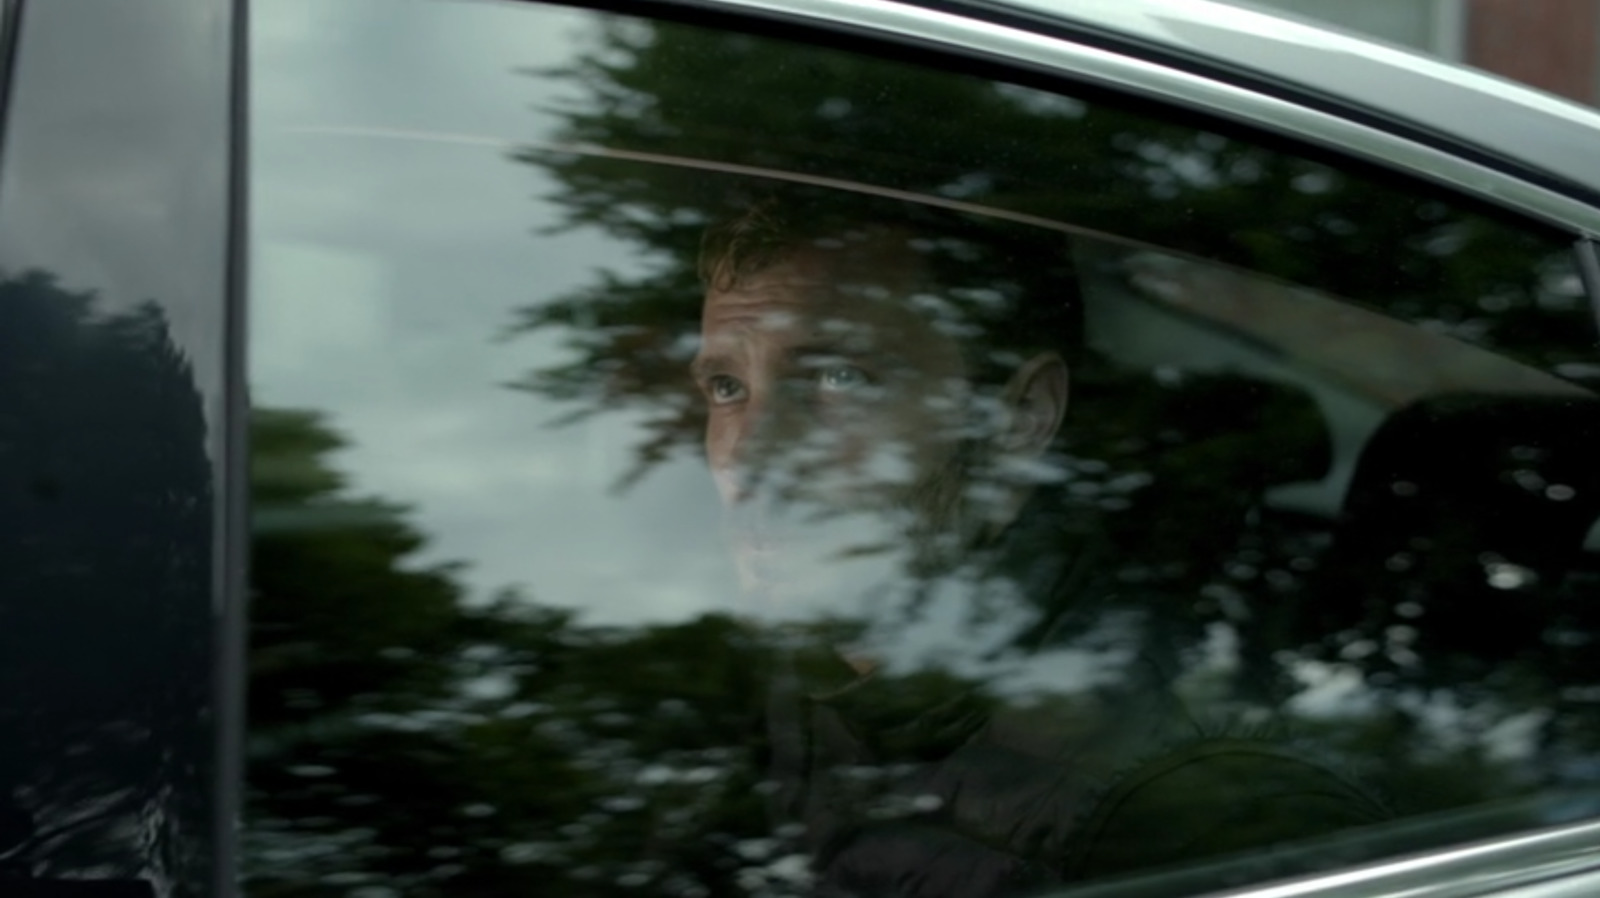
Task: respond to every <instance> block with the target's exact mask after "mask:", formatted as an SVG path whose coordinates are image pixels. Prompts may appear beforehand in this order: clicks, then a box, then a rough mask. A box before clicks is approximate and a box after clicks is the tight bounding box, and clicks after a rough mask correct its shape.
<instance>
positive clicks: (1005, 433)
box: [998, 352, 1070, 458]
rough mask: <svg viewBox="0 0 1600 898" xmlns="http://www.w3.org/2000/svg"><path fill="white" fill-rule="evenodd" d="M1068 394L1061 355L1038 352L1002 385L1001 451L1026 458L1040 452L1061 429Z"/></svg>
mask: <svg viewBox="0 0 1600 898" xmlns="http://www.w3.org/2000/svg"><path fill="white" fill-rule="evenodd" d="M1069 392H1070V378H1069V377H1068V375H1067V363H1066V362H1064V361H1062V360H1061V356H1059V355H1057V354H1056V353H1053V352H1042V353H1040V354H1038V355H1036V356H1034V357H1033V358H1031V359H1029V360H1028V361H1027V362H1025V363H1024V364H1023V365H1022V367H1020V368H1018V369H1017V371H1016V373H1015V374H1013V375H1012V376H1011V381H1010V383H1007V384H1006V392H1005V402H1006V409H1007V411H1008V414H1007V415H1006V420H1005V425H1004V428H1003V430H1002V432H1001V433H1000V434H999V435H998V436H999V445H1000V448H1001V450H1002V451H1004V452H1006V453H1007V454H1010V455H1018V456H1023V457H1030V458H1031V457H1033V456H1036V455H1038V454H1040V453H1042V452H1044V450H1045V449H1046V448H1047V447H1048V446H1049V445H1050V441H1051V440H1053V439H1055V436H1056V431H1057V430H1060V429H1061V420H1062V418H1064V417H1066V414H1067V395H1068V393H1069Z"/></svg>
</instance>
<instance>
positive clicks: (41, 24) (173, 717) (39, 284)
mask: <svg viewBox="0 0 1600 898" xmlns="http://www.w3.org/2000/svg"><path fill="white" fill-rule="evenodd" d="M4 23H5V24H4V33H5V36H6V40H5V65H4V71H5V76H6V77H5V94H4V95H5V101H4V103H5V126H4V142H3V148H0V157H3V162H0V245H3V247H4V248H3V249H0V269H3V271H4V275H3V286H0V292H3V293H4V298H3V299H0V344H3V348H0V359H3V361H0V370H3V372H4V373H3V374H0V384H3V386H0V433H3V434H4V435H3V436H0V447H3V448H0V456H3V458H4V462H3V464H0V467H3V468H4V471H5V473H4V475H0V476H3V483H4V486H3V487H0V491H3V495H4V499H3V500H0V507H3V509H4V515H5V518H4V521H5V522H4V527H3V533H4V536H3V538H0V545H3V546H4V548H3V549H0V551H3V552H4V553H5V559H4V562H3V564H0V567H3V569H4V571H5V573H4V575H3V578H4V583H3V585H0V594H3V596H4V598H0V634H3V635H0V643H3V646H0V682H3V684H4V687H3V688H4V693H5V699H4V701H3V702H0V744H3V745H4V748H0V820H3V821H4V822H3V823H0V833H3V835H0V892H4V893H6V894H15V895H68V894H70V895H106V896H112V895H154V894H160V895H206V894H224V893H226V892H227V891H228V890H229V889H230V888H231V886H230V884H229V883H230V876H231V870H232V868H233V860H232V858H231V855H230V854H229V851H228V846H229V845H230V844H231V841H232V837H231V828H232V825H231V820H232V818H233V817H234V816H235V806H234V803H233V801H232V797H233V796H234V795H236V794H237V791H238V789H237V786H236V785H234V783H236V782H237V779H238V767H237V764H235V763H231V762H230V759H232V758H234V757H236V756H237V754H238V752H237V733H238V726H237V725H236V722H235V718H234V716H233V715H235V714H236V712H237V709H238V707H239V702H238V700H237V698H236V695H235V693H234V692H233V688H234V686H235V685H237V683H238V680H239V678H238V677H237V676H236V675H229V674H226V673H225V671H227V670H229V669H230V668H229V665H230V663H233V662H236V661H237V660H238V658H239V653H238V651H237V649H238V647H239V646H240V645H242V643H241V642H239V641H236V640H234V641H230V639H229V637H228V636H227V634H229V633H233V634H239V633H242V630H241V627H240V624H241V621H242V618H241V617H239V616H238V614H239V612H240V611H241V610H242V598H243V596H242V590H243V585H244V580H243V569H242V567H241V565H240V562H241V561H242V551H230V546H236V547H238V548H240V549H242V547H243V542H242V540H241V538H240V531H238V530H237V529H236V527H235V526H234V524H233V523H232V518H231V516H230V515H231V513H232V512H230V509H239V508H242V506H240V505H238V504H237V502H238V500H239V499H241V498H242V493H240V494H235V493H232V492H230V490H231V487H230V484H236V483H239V482H240V481H239V478H238V477H236V476H233V475H231V474H230V471H232V470H235V469H236V468H235V464H236V462H237V461H238V460H239V459H242V455H241V454H240V453H241V452H242V445H241V444H240V443H238V442H237V441H236V440H235V439H234V438H233V436H232V435H231V434H232V428H233V423H234V422H235V421H236V420H241V419H238V418H237V417H236V415H235V411H236V410H237V409H239V408H240V407H241V405H240V403H239V402H238V401H237V396H236V395H234V393H233V392H232V391H233V390H235V389H236V388H237V385H238V383H239V382H238V381H237V380H236V379H234V378H232V377H231V376H230V374H229V368H228V365H229V359H230V358H232V357H233V356H232V355H231V354H230V350H229V349H228V346H229V343H230V339H231V338H230V336H229V335H230V333H231V331H230V321H233V320H235V319H234V318H232V317H231V316H230V313H229V309H230V305H229V296H230V285H231V283H232V281H231V278H232V277H233V274H234V269H233V268H232V266H231V263H230V261H229V251H230V245H231V243H230V240H231V235H232V233H233V231H232V226H231V224H230V222H231V221H232V220H233V214H234V212H235V211H236V210H235V207H234V205H233V191H232V181H231V174H232V166H231V148H232V147H233V146H234V144H233V142H232V140H231V137H230V128H231V121H232V119H231V116H230V108H231V102H232V95H231V91H232V89H233V86H234V83H233V80H232V77H231V72H232V68H231V66H232V62H233V60H234V56H233V52H232V40H233V31H232V28H233V24H234V19H233V17H232V10H231V9H230V8H229V7H228V6H227V5H226V4H216V3H208V2H198V3H196V2H156V3H140V4H118V3H97V2H69V3H20V2H17V3H7V4H5V16H4ZM238 470H242V468H241V469H238ZM240 520H242V519H240ZM229 659H233V661H230V660H229ZM223 734H227V735H223Z"/></svg>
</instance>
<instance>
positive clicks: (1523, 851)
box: [1210, 822, 1600, 898]
mask: <svg viewBox="0 0 1600 898" xmlns="http://www.w3.org/2000/svg"><path fill="white" fill-rule="evenodd" d="M1597 846H1600V822H1590V823H1579V824H1573V825H1570V826H1563V827H1558V828H1554V829H1549V830H1544V831H1541V832H1534V833H1523V834H1519V835H1516V836H1511V837H1508V838H1504V839H1495V840H1492V841H1486V842H1479V843H1477V844H1473V845H1467V846H1462V847H1458V848H1451V849H1446V850H1443V851H1436V852H1431V853H1428V854H1423V855H1417V856H1413V857H1409V858H1403V859H1400V860H1391V861H1383V862H1380V863H1376V864H1369V865H1366V866H1361V867H1356V868H1353V869H1346V870H1340V871H1337V872H1334V873H1324V874H1318V875H1314V876H1307V877H1303V878H1300V879H1294V880H1290V881H1288V882H1281V883H1275V884H1269V885H1264V886H1251V887H1248V888H1243V889H1236V890H1231V891H1226V892H1218V893H1213V894H1212V895H1211V896H1210V898H1486V896H1500V898H1535V896H1538V898H1558V896H1566V895H1579V894H1582V895H1592V894H1596V892H1597V891H1600V890H1597V889H1596V886H1600V850H1597Z"/></svg>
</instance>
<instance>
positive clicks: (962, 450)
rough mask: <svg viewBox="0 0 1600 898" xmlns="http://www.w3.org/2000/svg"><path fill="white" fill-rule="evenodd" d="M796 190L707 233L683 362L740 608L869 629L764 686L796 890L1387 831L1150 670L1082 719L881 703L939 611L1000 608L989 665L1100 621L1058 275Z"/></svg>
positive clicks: (876, 886) (1054, 875) (994, 246)
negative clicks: (1072, 487) (1198, 708)
mask: <svg viewBox="0 0 1600 898" xmlns="http://www.w3.org/2000/svg"><path fill="white" fill-rule="evenodd" d="M801 196H802V198H801V199H799V200H796V199H794V198H793V197H790V198H786V199H783V200H776V199H768V200H766V201H763V202H758V203H755V204H752V205H750V206H749V207H747V208H746V209H744V210H743V211H742V212H741V213H740V214H738V215H736V216H734V217H732V218H730V219H729V220H728V221H726V222H724V223H722V224H720V225H718V226H716V227H714V228H712V229H711V230H710V231H709V232H708V233H707V235H706V238H705V241H704V246H703V250H702V259H701V274H702V279H703V281H704V283H705V287H706V294H705V300H704V305H703V308H702V316H701V347H700V351H699V354H698V356H697V358H696V359H695V361H694V363H693V365H692V373H693V376H694V379H695V382H696V383H697V384H698V386H699V389H700V391H701V393H702V394H703V396H704V398H705V403H706V409H707V423H706V432H705V448H706V455H707V459H708V461H709V464H710V467H711V471H712V475H713V478H714V480H715V482H716V486H717V489H718V492H719V494H720V496H721V498H722V500H723V503H724V505H725V506H726V508H727V511H728V514H729V519H730V523H731V531H732V532H731V536H732V542H733V551H734V553H735V560H736V563H737V566H738V569H739V574H740V578H741V581H742V584H743V586H744V587H745V589H746V591H747V594H748V595H749V596H750V597H751V598H752V599H753V600H754V601H755V602H756V603H757V605H756V607H755V608H754V609H753V611H754V612H755V613H757V614H760V615H764V616H768V617H776V618H779V619H786V620H800V621H805V620H810V619H816V618H823V617H830V616H832V617H846V618H851V619H856V620H865V621H867V622H868V623H867V626H866V627H865V629H864V633H865V635H864V636H863V637H862V638H861V639H859V640H858V641H857V643H856V644H849V645H840V646H838V651H837V657H836V658H834V659H831V660H832V663H831V666H830V664H829V663H828V662H829V659H822V660H820V661H819V660H818V659H809V660H793V659H791V660H790V661H789V662H787V663H786V664H785V665H783V666H782V671H781V673H780V674H779V676H777V677H776V678H775V680H776V682H775V686H774V689H773V698H772V702H771V706H770V713H769V738H770V751H771V767H772V771H773V778H774V780H775V781H776V783H777V784H778V786H779V791H778V795H777V798H778V801H777V804H778V805H779V808H778V810H779V811H780V813H782V814H784V815H786V817H788V818H789V819H792V820H795V821H797V822H799V823H800V824H801V825H802V827H803V830H804V839H803V843H804V849H805V850H806V851H807V852H808V853H809V854H810V856H811V857H812V859H813V866H814V870H815V874H816V877H817V892H818V893H819V894H825V895H870V896H878V895H883V896H891V895H892V896H919V898H922V896H945V895H949V896H955V895H970V896H984V898H986V896H1005V895H1016V894H1024V893H1028V892H1031V891H1035V890H1038V889H1043V888H1046V887H1048V886H1051V885H1055V884H1059V883H1062V882H1066V881H1071V880H1073V879H1079V878H1088V877H1094V876H1099V875H1104V874H1110V873H1118V872H1127V871H1129V870H1135V869H1140V868H1143V867H1146V866H1149V865H1153V864H1162V863H1172V862H1177V861H1184V860H1189V859H1192V858H1195V857H1204V856H1210V855H1215V854H1220V853H1225V852H1228V851H1233V850H1238V849H1241V848H1246V847H1250V846H1253V845H1257V844H1260V843H1262V842H1265V841H1269V840H1278V839H1284V838H1290V837H1296V836H1301V835H1308V834H1313V833H1319V832H1326V831H1330V830H1332V829H1337V828H1340V827H1343V826H1348V825H1352V824H1354V823H1360V822H1367V821H1369V820H1372V819H1376V818H1377V817H1378V816H1381V814H1382V811H1381V809H1380V808H1379V807H1378V806H1377V805H1376V804H1375V803H1374V802H1372V801H1370V800H1369V799H1367V798H1366V796H1365V795H1363V794H1362V793H1361V792H1360V790H1358V789H1355V788H1354V787H1352V786H1350V785H1349V784H1347V783H1346V782H1344V781H1343V780H1342V779H1341V778H1340V777H1338V776H1337V775H1335V774H1333V773H1332V772H1331V771H1329V770H1327V769H1326V768H1324V767H1322V766H1320V765H1317V764H1314V763H1311V762H1308V761H1305V760H1303V759H1301V758H1300V757H1298V756H1297V755H1296V754H1295V753H1293V752H1290V751H1288V750H1287V749H1284V748H1282V747H1281V746H1278V745H1276V744H1271V743H1267V742H1264V741H1261V740H1237V739H1230V738H1222V737H1221V736H1218V735H1217V734H1215V733H1207V732H1202V731H1201V730H1200V729H1199V728H1198V727H1195V726H1193V724H1192V723H1191V722H1190V721H1189V720H1188V717H1187V715H1186V714H1185V712H1184V709H1183V708H1182V707H1181V704H1180V703H1178V702H1177V701H1176V700H1175V699H1174V698H1173V697H1172V696H1171V695H1170V694H1168V692H1167V691H1166V690H1165V688H1164V686H1165V684H1164V683H1159V682H1154V683H1144V682H1134V680H1135V679H1137V678H1129V680H1128V681H1126V682H1122V683H1120V684H1118V686H1117V688H1116V689H1115V690H1112V691H1113V692H1115V694H1116V695H1117V696H1118V700H1117V707H1116V709H1115V711H1114V712H1112V713H1106V714H1101V715H1099V716H1098V717H1097V718H1096V720H1095V722H1094V723H1093V724H1092V725H1088V724H1085V723H1084V722H1083V721H1081V720H1075V719H1055V720H1051V719H1046V716H1043V715H1041V714H1039V713H1034V712H1016V711H1013V710H1007V709H1006V708H1005V702H1003V701H997V700H996V698H995V697H994V696H993V695H990V694H987V693H984V692H982V690H967V691H963V690H959V689H957V690H952V691H951V693H950V694H949V695H946V696H942V697H940V698H939V700H936V701H930V702H929V703H928V705H927V707H924V708H919V709H917V710H916V711H915V712H914V713H909V714H902V715H900V716H898V717H896V716H895V715H893V714H886V713H885V711H884V709H885V708H890V707H895V706H896V702H897V699H898V696H895V695H890V694H886V693H885V691H884V690H885V689H886V688H888V687H885V686H884V683H885V682H886V678H885V677H882V676H879V675H878V674H879V671H880V668H881V667H883V666H885V665H889V666H893V665H894V663H895V662H896V660H897V659H898V663H899V667H900V668H901V669H902V670H905V669H910V668H911V667H914V666H915V664H916V663H917V661H916V659H917V657H918V656H917V653H916V652H915V651H914V649H915V646H909V647H908V645H906V643H912V642H915V641H916V639H917V638H918V637H917V635H916V634H915V633H912V632H910V631H911V629H912V628H910V627H909V621H910V620H911V619H912V618H913V617H914V615H912V614H911V613H910V611H911V610H913V609H915V608H917V607H918V605H917V603H918V602H919V601H924V600H927V599H928V598H929V596H930V595H935V594H938V593H940V592H943V593H944V594H945V596H946V597H947V598H949V597H951V596H953V597H954V602H955V603H956V604H962V603H967V604H972V603H976V602H979V601H980V599H981V597H983V596H988V595H993V594H995V593H996V592H998V593H1000V594H1009V595H1010V596H1011V598H1012V601H1013V607H1012V608H1010V609H1008V610H1009V616H1008V615H1007V613H1006V611H1000V612H995V611H994V609H991V612H992V613H997V614H999V616H1000V617H1001V618H1003V619H1005V620H1008V621H1010V622H1011V624H1010V625H1009V627H1010V630H1009V632H1008V633H1007V634H1006V638H1005V639H1003V640H1002V641H1001V642H993V641H992V640H991V641H990V642H988V643H986V644H985V645H984V646H983V648H984V651H982V652H978V653H976V654H978V655H984V654H987V656H989V657H994V656H996V655H998V654H1003V653H1004V651H1005V650H1006V649H1010V648H1013V647H1014V643H1015V641H1016V634H1017V633H1019V632H1024V631H1029V630H1032V631H1039V630H1041V629H1044V624H1045V623H1046V622H1045V621H1044V620H1043V619H1044V618H1048V617H1050V616H1051V615H1057V616H1061V615H1066V616H1070V615H1073V614H1077V615H1086V614H1087V615H1092V614H1093V613H1094V609H1093V603H1092V602H1086V601H1082V600H1078V599H1076V598H1075V597H1074V595H1073V592H1074V590H1073V589H1072V588H1071V587H1069V586H1068V585H1067V584H1069V583H1071V582H1073V581H1075V580H1080V579H1081V578H1078V577H1076V576H1075V569H1076V568H1078V567H1081V566H1082V564H1083V560H1082V558H1083V556H1084V554H1085V553H1084V552H1083V551H1082V546H1081V543H1082V540H1081V539H1075V538H1072V537H1069V536H1068V532H1069V530H1071V528H1070V527H1069V526H1067V525H1066V522H1065V520H1064V517H1063V514H1062V511H1061V509H1062V506H1063V503H1061V502H1059V501H1058V500H1059V496H1058V495H1057V493H1058V490H1056V489H1054V488H1053V487H1052V485H1053V484H1056V483H1058V482H1060V481H1062V480H1063V479H1064V478H1065V476H1066V472H1065V468H1064V466H1063V465H1062V463H1061V460H1060V459H1059V458H1058V457H1057V456H1056V455H1055V454H1054V452H1053V447H1054V445H1055V443H1056V439H1057V436H1058V434H1059V433H1060V432H1061V430H1062V426H1063V422H1064V420H1065V418H1066V414H1067V410H1068V406H1069V399H1070V392H1071V390H1070V384H1071V377H1070V375H1069V369H1068V361H1067V360H1068V358H1069V357H1071V355H1072V354H1073V347H1074V346H1075V345H1076V343H1077V320H1078V318H1077V308H1076V305H1077V298H1076V296H1075V295H1073V293H1072V287H1071V285H1073V284H1074V283H1075V281H1074V279H1073V277H1072V273H1071V271H1070V270H1069V269H1068V268H1067V267H1066V265H1065V262H1064V260H1065V259H1066V258H1067V256H1068V253H1067V248H1066V246H1065V245H1064V240H1063V239H1062V238H1061V237H1060V235H1057V234H1050V233H1043V234H1041V233H1027V232H1020V231H1019V232H1013V233H1012V234H1011V235H1009V236H1010V239H1006V236H1005V234H1004V232H1003V231H1002V230H1001V229H999V228H996V227H995V226H993V225H992V224H991V223H986V222H975V221H972V220H970V219H967V218H964V217H960V216H953V215H951V216H944V215H941V214H938V213H934V212H931V211H929V210H926V209H921V208H916V207H910V208H902V207H887V206H879V207H877V208H876V209H873V210H870V211H862V210H861V209H860V207H861V206H864V205H865V204H857V205H854V206H853V205H851V204H841V206H840V207H839V208H837V209H835V208H830V206H829V198H827V197H820V198H806V197H805V196H804V195H801ZM933 235H939V236H933ZM1007 587H1009V590H1010V591H1009V593H1007V589H1006V588H1007ZM960 623H961V622H960V621H958V626H959V625H960ZM970 632H971V633H972V634H973V638H974V639H978V638H979V634H980V633H981V632H982V631H981V629H980V628H973V629H972V630H971V631H970ZM908 659H909V660H908ZM956 660H957V659H954V658H951V657H944V658H941V659H940V661H941V663H943V664H944V665H945V666H947V667H953V666H954V665H955V663H956ZM967 660H972V658H971V657H969V658H968V659H967ZM1056 685H1058V686H1059V687H1060V691H1062V692H1068V691H1072V687H1074V686H1075V685H1077V684H1073V683H1060V684H1056ZM1225 805H1226V806H1225ZM1239 808H1246V809H1248V811H1247V813H1246V814H1245V816H1244V817H1243V818H1241V819H1230V818H1229V815H1230V814H1233V813H1236V812H1237V811H1238V809H1239Z"/></svg>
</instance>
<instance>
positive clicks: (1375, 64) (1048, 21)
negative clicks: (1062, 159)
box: [918, 0, 1600, 206]
mask: <svg viewBox="0 0 1600 898" xmlns="http://www.w3.org/2000/svg"><path fill="white" fill-rule="evenodd" d="M918 5H921V6H925V7H928V8H933V9H939V10H943V11H947V12H956V13H960V14H962V15H965V16H969V17H972V18H976V19H982V20H987V21H991V22H994V23H996V24H1006V25H1010V26H1012V27H1021V28H1026V29H1028V30H1030V31H1034V32H1038V33H1044V34H1050V35H1054V36H1059V37H1064V38H1069V39H1073V40H1077V41H1080V42H1086V43H1091V44H1095V45H1098V46H1101V47H1105V48H1107V49H1114V50H1117V51H1119V52H1123V53H1128V54H1130V55H1136V56H1141V57H1143V58H1146V59H1150V60H1152V61H1159V62H1161V63H1163V64H1166V65H1170V66H1173V67H1176V68H1182V69H1187V70H1189V71H1192V72H1195V73H1196V74H1203V75H1205V76H1207V77H1211V78H1214V79H1217V80H1221V81H1225V82H1230V83H1233V84H1236V85H1239V86H1242V87H1248V88H1249V89H1252V90H1255V91H1259V92H1262V93H1267V94H1271V95H1274V96H1277V97H1279V98H1282V99H1286V100H1292V101H1294V102H1296V103H1300V104H1304V105H1309V106H1314V107H1317V108H1320V109H1322V110H1323V111H1326V112H1330V113H1334V114H1337V115H1340V116H1343V117H1346V118H1354V119H1357V120H1359V121H1362V122H1363V123H1366V124H1370V125H1373V126H1376V127H1379V128H1382V129H1384V130H1388V131H1391V132H1398V133H1400V134H1403V135H1405V136H1407V137H1410V138H1412V139H1414V140H1417V141H1419V142H1423V143H1427V144H1430V145H1432V146H1435V147H1438V148H1440V149H1445V150H1448V151H1450V152H1452V153H1455V154H1459V155H1464V156H1468V157H1470V158H1472V159H1474V161H1477V162H1480V163H1482V164H1485V165H1487V166H1490V167H1493V168H1497V169H1500V170H1502V171H1507V172H1509V173H1513V174H1516V175H1519V176H1521V177H1524V178H1527V179H1528V180H1530V181H1533V182H1535V183H1538V184H1539V185H1540V186H1543V187H1545V188H1547V189H1550V190H1552V191H1555V192H1558V193H1562V194H1565V195H1567V196H1569V197H1572V198H1574V199H1578V200H1581V201H1583V202H1586V203H1589V204H1591V205H1596V206H1600V112H1596V111H1595V110H1592V109H1589V108H1586V107H1584V106H1580V105H1578V104H1576V103H1572V102H1568V101H1566V100H1563V99H1560V98H1558V97H1555V96H1552V95H1550V94H1546V93H1543V92H1540V91H1537V90H1534V89H1531V88H1528V87H1525V86H1523V85H1520V84H1516V83H1514V82H1511V81H1508V80H1505V79H1502V78H1499V77H1495V76H1493V75H1490V74H1487V73H1485V72H1481V71H1477V70H1473V69H1468V68H1465V67H1462V66H1459V65H1454V64H1451V63H1448V62H1444V61H1442V60H1439V59H1435V58H1432V57H1428V56H1424V55H1422V54H1420V53H1415V52H1411V51H1409V50H1406V49H1403V48H1401V47H1398V46H1394V45H1391V44H1386V43H1382V42H1379V41H1375V40H1370V39H1366V38H1362V37H1358V36H1356V35H1353V34H1349V33H1345V32H1341V31H1338V30H1335V29H1332V28H1329V27H1323V26H1318V25H1313V24H1310V23H1307V22H1303V21H1299V20H1296V19H1292V18H1289V17H1286V16H1283V15H1279V14H1275V13H1267V12H1263V11H1259V10H1255V9H1249V8H1244V7H1239V6H1235V5H1232V4H1228V3H1219V2H1212V0H920V2H918Z"/></svg>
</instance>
